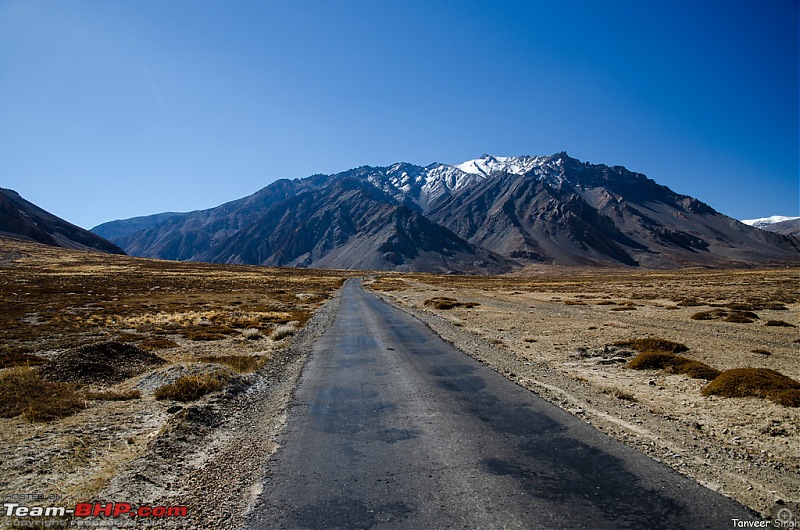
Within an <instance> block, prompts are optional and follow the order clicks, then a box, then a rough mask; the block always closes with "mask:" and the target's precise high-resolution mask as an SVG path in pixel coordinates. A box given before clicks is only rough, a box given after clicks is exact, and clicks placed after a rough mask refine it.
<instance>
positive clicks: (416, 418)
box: [249, 281, 751, 529]
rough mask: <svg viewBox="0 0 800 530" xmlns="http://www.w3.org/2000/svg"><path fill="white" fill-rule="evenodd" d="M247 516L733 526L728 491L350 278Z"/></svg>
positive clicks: (319, 522)
mask: <svg viewBox="0 0 800 530" xmlns="http://www.w3.org/2000/svg"><path fill="white" fill-rule="evenodd" d="M264 481H265V485H264V492H263V494H262V495H261V497H260V498H259V502H258V504H257V506H256V508H255V509H254V511H253V512H252V513H251V516H250V519H249V527H250V528H331V527H341V528H371V527H375V528H449V527H454V528H481V529H487V528H692V529H695V528H732V527H733V523H732V518H740V519H751V516H750V515H749V513H748V511H747V510H746V509H745V508H744V507H742V506H741V505H739V504H737V503H735V502H733V501H731V500H729V499H727V498H725V497H722V496H720V495H718V494H716V493H714V492H712V491H711V490H708V489H706V488H703V487H701V486H698V485H696V484H695V483H694V482H692V481H690V480H688V479H686V478H684V477H681V476H680V475H678V474H677V473H675V472H673V471H672V470H670V469H669V468H667V467H666V466H663V465H661V464H658V463H656V462H655V461H653V460H651V459H649V458H648V457H646V456H644V455H642V454H640V453H638V452H637V451H634V450H632V449H630V448H628V447H625V446H623V445H622V444H620V443H618V442H616V441H614V440H613V439H611V438H610V437H608V436H606V435H604V434H603V433H600V432H599V431H597V430H595V429H593V428H592V427H590V426H588V425H586V424H584V423H582V422H581V421H579V420H577V419H575V418H574V417H572V416H570V415H569V414H567V413H565V412H563V411H562V410H560V409H559V408H557V407H555V406H553V405H551V404H549V403H547V402H546V401H544V400H542V399H540V398H538V397H536V396H535V395H533V394H531V393H530V392H529V391H527V390H525V389H522V388H520V387H519V386H517V385H515V384H514V383H512V382H510V381H508V380H507V379H505V378H504V377H502V376H500V375H498V374H497V373H495V372H494V371H492V370H491V369H489V368H487V367H486V366H484V365H482V364H480V363H479V362H477V361H475V360H474V359H472V358H470V357H468V356H466V355H464V354H463V353H460V352H458V351H457V350H455V349H454V348H452V347H451V346H450V345H449V344H447V343H445V342H444V341H442V340H441V339H440V338H439V337H438V336H437V335H435V334H434V333H433V332H432V331H430V329H429V328H427V327H426V326H425V325H424V324H422V323H421V322H420V321H418V320H416V319H415V318H413V317H411V316H409V315H408V314H406V313H404V312H402V311H400V310H398V309H395V308H393V307H391V306H389V305H387V304H386V303H384V302H383V301H381V300H379V299H378V298H377V297H376V296H375V295H373V294H371V293H367V292H365V291H363V290H362V289H361V288H360V286H359V283H358V281H349V282H348V283H347V284H346V285H345V287H344V289H343V295H342V300H341V306H340V308H339V311H338V313H337V315H336V317H335V320H334V322H333V324H332V325H331V327H330V328H329V329H328V330H327V331H326V332H325V334H324V335H323V336H322V337H321V338H320V340H319V341H318V342H317V344H316V346H315V348H314V351H313V353H312V355H311V358H310V360H309V362H308V364H307V365H306V367H305V370H304V372H303V375H302V377H301V380H300V383H299V386H298V388H297V391H296V394H295V399H294V401H293V403H292V405H291V406H290V409H289V418H288V423H287V427H286V430H285V433H284V435H283V436H282V439H281V448H280V449H279V450H278V452H277V453H276V454H275V455H274V457H273V459H272V460H271V461H270V462H269V464H268V465H267V468H266V469H265V479H264Z"/></svg>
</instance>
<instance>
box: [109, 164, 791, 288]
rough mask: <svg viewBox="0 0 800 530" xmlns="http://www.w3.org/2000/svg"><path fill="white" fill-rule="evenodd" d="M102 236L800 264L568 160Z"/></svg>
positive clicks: (416, 255)
mask: <svg viewBox="0 0 800 530" xmlns="http://www.w3.org/2000/svg"><path fill="white" fill-rule="evenodd" d="M94 231H95V232H96V233H98V234H100V235H103V236H105V237H108V238H109V239H111V240H112V241H114V242H115V243H117V244H118V245H120V246H121V247H122V248H124V249H125V250H126V251H127V252H129V253H131V254H133V255H138V256H147V257H158V258H166V259H178V260H193V261H212V262H223V263H250V264H265V265H288V266H302V267H332V268H350V269H376V270H414V271H437V272H445V271H450V272H467V273H497V272H505V271H508V270H511V269H513V268H515V267H518V266H521V265H526V264H531V263H550V264H563V265H627V266H633V267H636V266H641V267H648V268H671V267H682V266H696V265H700V266H746V265H751V264H766V263H770V262H781V263H782V262H795V263H797V262H800V242H799V241H798V240H796V239H794V238H791V237H785V236H782V235H779V234H773V233H769V232H765V231H762V230H758V229H755V228H752V227H749V226H746V225H744V224H742V223H740V222H738V221H736V220H734V219H731V218H730V217H727V216H725V215H722V214H720V213H718V212H716V211H715V210H713V209H712V208H711V207H709V206H708V205H706V204H704V203H702V202H700V201H698V200H696V199H694V198H692V197H688V196H685V195H680V194H677V193H675V192H673V191H672V190H670V189H669V188H667V187H664V186H660V185H658V184H656V183H655V182H654V181H652V180H650V179H648V178H647V177H645V176H644V175H642V174H639V173H634V172H631V171H628V170H627V169H625V168H623V167H619V166H615V167H609V166H606V165H602V164H597V165H596V164H589V163H585V162H581V161H579V160H576V159H574V158H571V157H569V156H568V155H567V154H566V153H558V154H555V155H552V156H546V157H540V156H523V157H494V156H490V155H484V156H482V157H480V158H478V159H475V160H469V161H467V162H464V163H462V164H458V165H452V166H451V165H446V164H431V165H429V166H426V167H422V166H416V165H413V164H407V163H398V164H394V165H391V166H388V167H370V166H363V167H360V168H355V169H352V170H349V171H345V172H342V173H338V174H335V175H314V176H311V177H308V178H304V179H295V180H280V181H277V182H275V183H273V184H271V185H269V186H267V187H266V188H264V189H262V190H260V191H258V192H257V193H255V194H253V195H251V196H249V197H245V198H243V199H240V200H238V201H233V202H230V203H227V204H223V205H222V206H219V207H217V208H212V209H209V210H203V211H197V212H191V213H183V214H159V215H158V216H151V217H145V218H136V219H133V220H124V221H114V222H111V223H106V224H104V225H101V226H99V227H96V228H95V229H94Z"/></svg>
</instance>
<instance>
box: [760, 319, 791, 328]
mask: <svg viewBox="0 0 800 530" xmlns="http://www.w3.org/2000/svg"><path fill="white" fill-rule="evenodd" d="M766 325H767V326H775V327H780V328H796V327H797V326H795V325H794V324H790V323H788V322H784V321H783V320H767V323H766Z"/></svg>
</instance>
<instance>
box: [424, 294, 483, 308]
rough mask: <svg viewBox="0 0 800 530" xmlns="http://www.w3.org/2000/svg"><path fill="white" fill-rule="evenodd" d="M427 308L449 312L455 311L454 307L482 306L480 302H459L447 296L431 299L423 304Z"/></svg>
mask: <svg viewBox="0 0 800 530" xmlns="http://www.w3.org/2000/svg"><path fill="white" fill-rule="evenodd" d="M423 304H424V305H426V306H432V307H433V308H434V309H441V310H444V311H446V310H448V309H453V308H454V307H466V308H471V307H477V306H479V305H480V304H479V303H478V302H459V301H458V300H456V299H455V298H448V297H447V296H436V297H434V298H430V299H428V300H425V302H423Z"/></svg>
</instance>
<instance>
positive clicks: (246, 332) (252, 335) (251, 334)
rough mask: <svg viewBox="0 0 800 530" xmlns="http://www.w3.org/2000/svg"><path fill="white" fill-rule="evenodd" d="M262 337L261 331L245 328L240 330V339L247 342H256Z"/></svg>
mask: <svg viewBox="0 0 800 530" xmlns="http://www.w3.org/2000/svg"><path fill="white" fill-rule="evenodd" d="M263 336H264V335H262V334H261V330H260V329H258V328H246V329H243V330H242V337H244V338H246V339H247V340H258V339H260V338H262V337H263Z"/></svg>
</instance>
